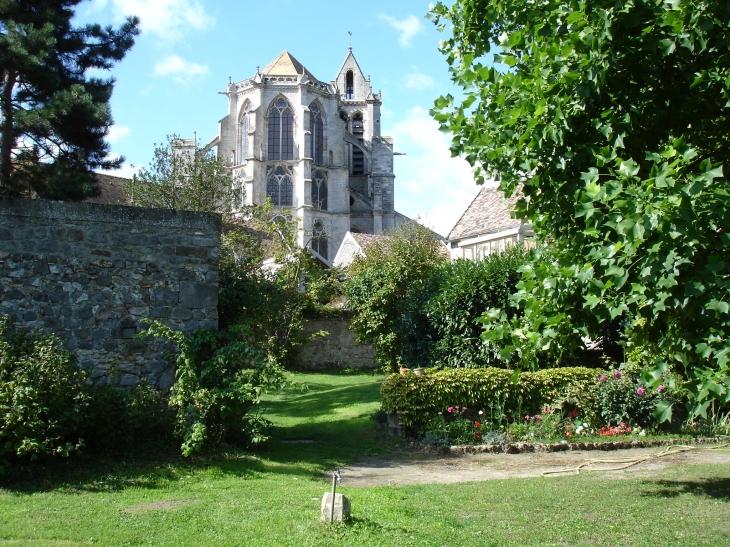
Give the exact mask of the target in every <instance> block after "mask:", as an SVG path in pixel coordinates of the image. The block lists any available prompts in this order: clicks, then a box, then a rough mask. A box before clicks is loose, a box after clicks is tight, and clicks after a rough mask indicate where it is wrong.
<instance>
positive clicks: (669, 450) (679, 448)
mask: <svg viewBox="0 0 730 547" xmlns="http://www.w3.org/2000/svg"><path fill="white" fill-rule="evenodd" d="M692 450H730V443H725V444H719V445H717V446H703V447H696V446H688V445H673V446H668V447H666V448H665V449H664V450H661V451H660V452H655V453H653V454H644V455H643V456H634V457H632V458H612V459H597V458H591V459H588V460H586V461H584V462H583V463H582V464H580V465H579V466H577V467H571V468H568V469H558V470H555V471H543V472H542V476H543V477H546V476H548V475H562V474H565V473H573V474H575V475H579V474H580V472H581V471H586V472H591V471H622V470H624V469H628V468H629V467H632V466H634V465H637V464H639V463H642V462H645V461H648V460H653V459H658V458H665V457H667V456H674V455H675V454H681V453H682V452H689V451H692ZM611 463H616V464H620V465H618V466H615V467H600V468H594V469H592V468H590V467H588V466H590V465H601V464H611Z"/></svg>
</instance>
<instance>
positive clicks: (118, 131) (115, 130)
mask: <svg viewBox="0 0 730 547" xmlns="http://www.w3.org/2000/svg"><path fill="white" fill-rule="evenodd" d="M131 132H132V130H131V129H130V128H129V127H127V126H126V125H113V126H111V127H110V128H109V134H108V135H107V136H106V140H107V141H109V142H110V143H112V144H113V143H115V142H117V141H118V140H119V139H123V138H124V137H126V136H127V135H129V134H130V133H131Z"/></svg>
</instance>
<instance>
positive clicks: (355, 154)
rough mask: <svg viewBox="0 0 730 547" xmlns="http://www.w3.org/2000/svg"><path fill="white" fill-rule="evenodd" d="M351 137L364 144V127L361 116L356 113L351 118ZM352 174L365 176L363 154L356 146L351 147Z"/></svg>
mask: <svg viewBox="0 0 730 547" xmlns="http://www.w3.org/2000/svg"><path fill="white" fill-rule="evenodd" d="M352 136H353V137H355V138H356V139H357V140H358V141H360V142H364V140H363V139H364V126H363V121H362V114H360V113H359V112H357V113H356V114H355V115H354V116H353V117H352ZM352 174H353V175H364V174H365V154H364V153H363V151H362V150H361V149H360V148H358V147H357V146H353V147H352Z"/></svg>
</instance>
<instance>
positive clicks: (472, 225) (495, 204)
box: [448, 186, 521, 241]
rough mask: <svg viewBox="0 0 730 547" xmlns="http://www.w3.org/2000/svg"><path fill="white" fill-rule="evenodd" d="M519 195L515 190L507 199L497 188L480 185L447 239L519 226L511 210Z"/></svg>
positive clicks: (451, 239)
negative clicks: (479, 188)
mask: <svg viewBox="0 0 730 547" xmlns="http://www.w3.org/2000/svg"><path fill="white" fill-rule="evenodd" d="M520 197H521V194H519V193H518V192H515V193H514V194H513V195H512V197H511V198H509V199H507V198H505V197H504V193H502V191H501V190H499V189H498V188H491V187H487V186H484V187H482V189H481V190H479V193H478V194H477V195H476V197H475V198H474V200H473V201H472V202H471V204H470V205H469V207H467V208H466V211H464V214H462V215H461V218H460V219H459V220H458V222H457V223H456V225H455V226H454V227H453V228H452V229H451V232H450V233H449V237H448V239H449V240H450V241H453V240H456V239H463V238H466V237H474V236H478V235H480V234H488V233H491V232H498V231H500V230H506V229H508V228H514V227H515V226H519V225H520V221H519V220H517V219H514V218H512V215H511V212H512V209H513V208H514V205H515V203H516V202H517V200H518V199H520Z"/></svg>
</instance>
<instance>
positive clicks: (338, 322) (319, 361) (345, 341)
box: [295, 315, 375, 370]
mask: <svg viewBox="0 0 730 547" xmlns="http://www.w3.org/2000/svg"><path fill="white" fill-rule="evenodd" d="M318 331H327V332H329V333H330V334H329V335H328V336H325V337H322V338H315V339H314V340H312V341H310V342H309V343H307V344H306V345H305V346H303V347H302V348H301V350H300V352H299V354H298V356H297V359H296V363H295V365H296V366H297V368H300V369H304V370H313V369H332V368H372V367H373V366H375V352H374V351H373V348H372V346H371V345H370V344H363V343H361V342H358V341H357V340H355V333H354V332H352V331H351V330H350V317H349V316H347V315H344V316H342V317H327V318H308V319H306V320H305V322H304V334H305V335H307V336H308V335H311V334H313V333H315V332H318Z"/></svg>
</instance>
